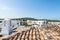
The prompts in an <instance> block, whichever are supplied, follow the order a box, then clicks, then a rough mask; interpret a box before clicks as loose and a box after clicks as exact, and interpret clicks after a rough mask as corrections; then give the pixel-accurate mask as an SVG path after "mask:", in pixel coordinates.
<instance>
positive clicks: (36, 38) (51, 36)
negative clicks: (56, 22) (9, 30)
mask: <svg viewBox="0 0 60 40" xmlns="http://www.w3.org/2000/svg"><path fill="white" fill-rule="evenodd" d="M23 29H24V30H23ZM23 29H22V28H18V29H16V31H18V32H16V33H15V32H14V34H13V35H11V36H10V37H3V38H2V40H60V35H58V33H56V32H54V31H48V30H46V29H43V28H41V27H36V28H34V27H32V28H30V27H29V28H28V27H27V28H23ZM21 30H22V31H21Z"/></svg>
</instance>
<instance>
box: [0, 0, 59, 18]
mask: <svg viewBox="0 0 60 40" xmlns="http://www.w3.org/2000/svg"><path fill="white" fill-rule="evenodd" d="M22 17H32V18H37V19H38V18H39V19H60V0H0V18H22Z"/></svg>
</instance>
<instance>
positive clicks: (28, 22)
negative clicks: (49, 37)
mask: <svg viewBox="0 0 60 40" xmlns="http://www.w3.org/2000/svg"><path fill="white" fill-rule="evenodd" d="M27 24H28V25H34V24H36V25H39V26H44V25H46V20H27Z"/></svg>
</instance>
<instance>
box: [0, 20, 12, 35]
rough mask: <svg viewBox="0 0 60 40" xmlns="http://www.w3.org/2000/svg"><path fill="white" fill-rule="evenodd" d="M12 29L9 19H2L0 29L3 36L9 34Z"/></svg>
mask: <svg viewBox="0 0 60 40" xmlns="http://www.w3.org/2000/svg"><path fill="white" fill-rule="evenodd" d="M12 31H13V29H12V25H11V20H10V19H5V20H3V22H2V29H1V32H2V35H3V36H5V35H9V34H11V33H12Z"/></svg>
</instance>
